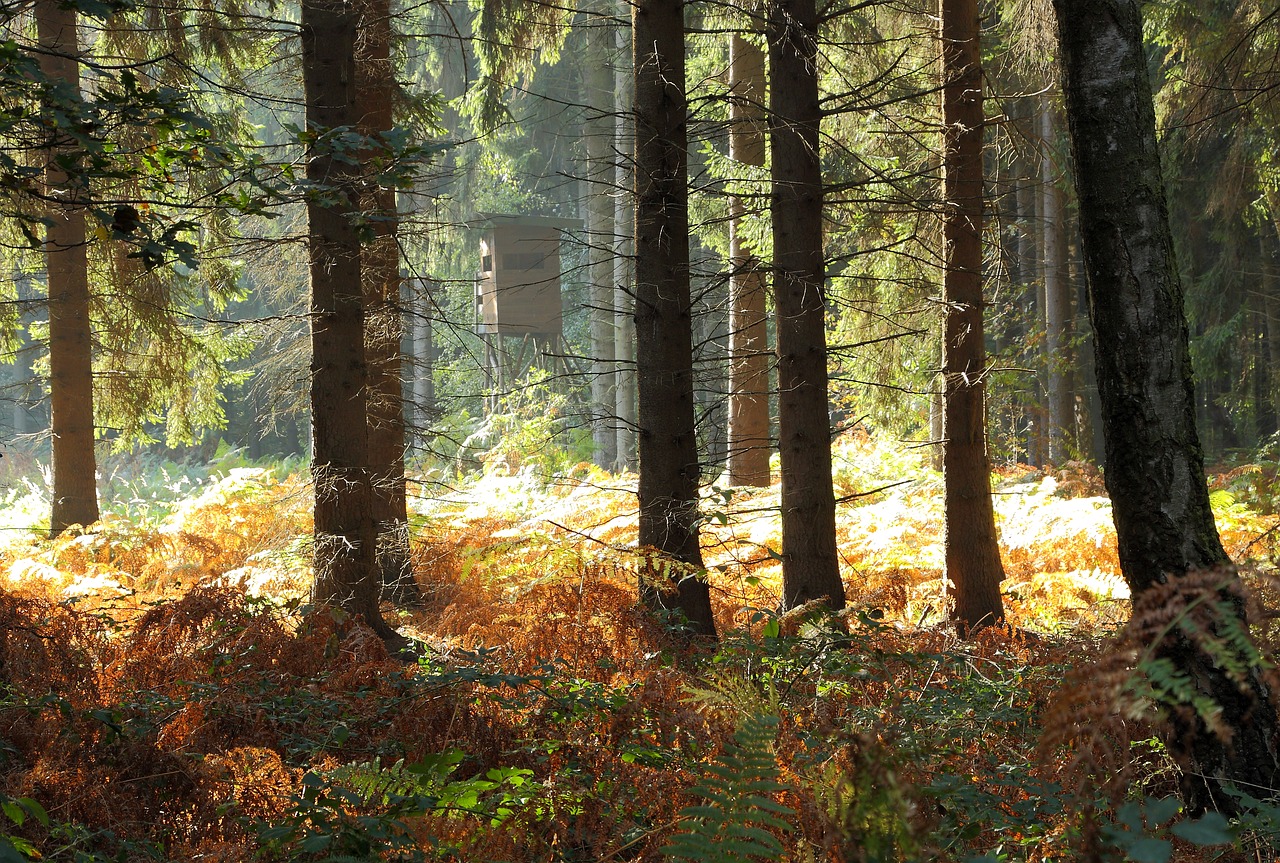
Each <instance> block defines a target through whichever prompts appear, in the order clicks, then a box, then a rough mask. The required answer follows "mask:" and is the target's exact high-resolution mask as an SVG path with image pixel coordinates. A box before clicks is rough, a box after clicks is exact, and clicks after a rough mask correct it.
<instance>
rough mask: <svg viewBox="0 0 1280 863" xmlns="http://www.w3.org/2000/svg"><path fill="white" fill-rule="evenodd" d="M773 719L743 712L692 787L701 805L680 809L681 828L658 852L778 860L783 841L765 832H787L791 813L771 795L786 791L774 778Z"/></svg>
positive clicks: (729, 861)
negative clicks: (730, 736) (728, 738)
mask: <svg viewBox="0 0 1280 863" xmlns="http://www.w3.org/2000/svg"><path fill="white" fill-rule="evenodd" d="M777 732H778V717H777V716H775V715H773V714H769V713H751V714H748V715H746V716H745V717H744V718H743V719H742V721H741V723H740V724H739V726H738V730H737V732H735V734H734V735H733V742H732V743H730V744H728V745H727V746H726V747H725V750H724V752H723V753H721V755H720V757H719V758H718V759H717V760H716V762H715V763H714V764H711V765H709V766H708V767H707V775H706V776H705V777H704V778H703V780H702V781H701V782H699V783H698V784H697V785H696V786H694V789H693V790H694V793H695V794H697V795H698V796H699V797H701V798H702V799H703V801H704V802H703V803H701V804H698V805H694V806H688V807H686V808H685V809H683V810H682V811H681V813H680V817H681V819H682V821H683V822H684V829H683V830H682V831H681V832H680V833H678V834H676V835H675V836H674V837H672V839H671V841H670V843H668V844H667V846H666V847H665V848H663V853H664V854H666V855H667V856H668V857H670V858H671V859H672V860H687V861H691V863H743V861H751V860H778V859H780V858H781V857H782V854H783V848H782V843H781V842H779V841H778V837H777V836H775V835H774V834H773V833H772V832H770V830H777V831H790V830H791V825H790V824H788V823H787V822H786V821H785V820H784V819H785V818H786V817H788V816H792V815H794V814H795V813H794V812H793V811H792V810H791V809H789V808H788V807H786V806H783V805H782V804H781V803H778V802H777V801H776V800H774V799H773V797H772V795H774V794H776V793H777V792H779V791H785V790H786V788H787V786H785V785H783V784H782V783H780V782H779V781H778V762H777V759H776V758H775V757H774V753H773V741H774V738H775V737H776V736H777Z"/></svg>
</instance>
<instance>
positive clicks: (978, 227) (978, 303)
mask: <svg viewBox="0 0 1280 863" xmlns="http://www.w3.org/2000/svg"><path fill="white" fill-rule="evenodd" d="M940 18H941V42H942V125H943V163H942V174H943V179H942V185H943V207H944V211H943V227H942V231H943V246H944V255H945V261H944V267H945V269H944V272H943V296H944V298H945V301H946V307H947V312H946V320H945V323H944V333H945V335H944V338H943V359H942V366H943V375H944V376H945V379H946V380H945V387H946V406H945V416H944V420H943V427H944V430H945V433H946V441H945V443H944V444H943V455H942V466H943V477H944V483H945V486H946V492H945V494H946V537H945V546H946V567H947V578H948V580H949V582H950V590H951V595H952V597H953V599H954V601H955V607H954V609H953V611H952V614H953V616H954V619H955V620H956V622H957V623H959V624H960V625H961V626H962V627H963V628H965V629H970V630H972V629H974V628H977V627H981V626H987V625H990V624H993V623H998V622H1000V621H1002V620H1003V619H1004V608H1003V606H1002V604H1001V601H1000V582H1001V581H1003V580H1004V567H1003V566H1002V564H1001V562H1000V546H999V543H998V541H997V539H996V526H995V512H994V510H993V508H992V505H991V466H990V463H989V462H988V460H987V442H986V416H985V410H984V407H985V396H986V374H987V367H986V349H985V346H984V344H983V333H982V308H983V305H982V210H983V197H982V179H983V171H982V133H983V125H982V124H983V117H982V66H981V54H980V51H979V41H978V38H979V26H978V4H977V2H976V0H941V6H940Z"/></svg>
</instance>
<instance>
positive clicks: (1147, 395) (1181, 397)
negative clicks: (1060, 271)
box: [1054, 0, 1280, 809]
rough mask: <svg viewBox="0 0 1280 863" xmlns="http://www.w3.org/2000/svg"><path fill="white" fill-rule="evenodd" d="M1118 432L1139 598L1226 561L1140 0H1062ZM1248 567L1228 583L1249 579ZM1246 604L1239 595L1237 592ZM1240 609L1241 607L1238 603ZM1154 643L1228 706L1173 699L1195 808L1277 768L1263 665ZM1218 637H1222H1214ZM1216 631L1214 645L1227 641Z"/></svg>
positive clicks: (1090, 251) (1183, 642)
mask: <svg viewBox="0 0 1280 863" xmlns="http://www.w3.org/2000/svg"><path fill="white" fill-rule="evenodd" d="M1054 6H1055V9H1056V11H1057V19H1058V35H1059V41H1060V44H1061V55H1060V56H1061V58H1062V68H1063V81H1064V83H1063V92H1064V94H1065V95H1066V99H1067V113H1068V118H1069V121H1070V126H1071V141H1072V152H1073V155H1074V158H1075V177H1076V187H1077V191H1078V193H1079V200H1080V222H1081V229H1082V232H1083V236H1084V253H1085V264H1086V269H1087V272H1088V280H1089V314H1090V320H1091V321H1092V324H1093V330H1094V336H1095V345H1096V359H1097V372H1098V388H1099V391H1100V396H1101V400H1102V411H1103V427H1104V433H1105V437H1106V474H1105V476H1106V483H1107V490H1108V492H1109V493H1110V495H1111V503H1112V512H1113V516H1114V518H1115V523H1116V535H1117V540H1118V545H1119V552H1120V564H1121V567H1122V568H1123V570H1124V575H1125V579H1126V580H1127V581H1128V583H1129V587H1130V590H1131V591H1132V593H1133V596H1134V597H1135V602H1137V601H1138V600H1139V599H1140V598H1141V597H1142V595H1143V594H1144V593H1145V592H1146V591H1148V590H1150V589H1152V588H1153V587H1154V586H1155V585H1157V584H1162V583H1165V582H1166V581H1167V580H1168V579H1177V578H1179V577H1180V576H1182V575H1184V574H1186V573H1188V572H1190V571H1193V570H1200V569H1208V568H1212V567H1225V566H1226V565H1227V564H1228V563H1229V561H1228V559H1227V555H1226V553H1225V552H1224V551H1223V549H1222V544H1221V542H1220V541H1219V539H1218V533H1217V530H1216V528H1215V525H1214V521H1213V513H1212V511H1211V510H1210V508H1209V494H1208V490H1207V488H1206V484H1205V476H1204V463H1203V455H1202V452H1201V449H1200V443H1199V439H1198V437H1197V434H1196V428H1195V396H1194V392H1193V385H1192V372H1191V359H1190V354H1189V351H1188V348H1187V324H1186V319H1185V317H1184V315H1183V308H1182V287H1181V284H1180V283H1179V278H1178V269H1177V266H1176V262H1175V260H1174V253H1173V240H1172V236H1171V232H1170V229H1169V217H1168V208H1167V206H1166V203H1165V196H1164V188H1163V183H1162V175H1161V170H1160V157H1159V152H1158V149H1157V144H1156V134H1155V111H1154V109H1153V106H1152V97H1151V85H1150V81H1149V80H1148V78H1147V61H1146V58H1145V57H1144V56H1143V49H1142V18H1141V13H1140V12H1139V10H1138V6H1137V3H1136V2H1133V0H1055V3H1054ZM1238 587H1239V583H1238V580H1237V581H1235V582H1234V584H1229V585H1228V586H1227V588H1226V589H1225V590H1224V591H1223V596H1224V598H1227V597H1228V596H1229V595H1230V594H1235V593H1238V591H1237V590H1236V588H1238ZM1232 601H1233V602H1235V599H1234V598H1232ZM1235 607H1236V609H1237V613H1238V615H1239V616H1240V618H1241V619H1242V620H1243V614H1244V613H1243V608H1242V607H1241V604H1239V603H1236V606H1235ZM1173 629H1174V631H1173V633H1172V634H1170V636H1169V637H1167V638H1166V639H1165V641H1164V642H1163V643H1160V644H1156V645H1153V650H1154V655H1155V656H1156V657H1158V658H1167V659H1168V660H1170V661H1171V662H1172V663H1173V665H1174V667H1175V668H1177V669H1178V670H1179V671H1181V672H1182V673H1184V674H1186V675H1188V679H1189V681H1190V682H1191V685H1193V686H1195V688H1196V689H1197V690H1198V694H1199V695H1203V696H1207V697H1208V698H1210V699H1212V700H1213V701H1214V702H1216V703H1217V705H1218V706H1219V707H1221V709H1222V714H1221V716H1220V717H1218V718H1217V719H1216V720H1215V721H1216V722H1218V723H1219V724H1221V725H1223V726H1225V727H1226V728H1227V729H1228V730H1229V738H1230V739H1229V741H1228V740H1224V739H1223V737H1220V736H1218V735H1216V734H1215V733H1214V732H1213V730H1212V729H1211V728H1210V727H1209V726H1208V725H1206V723H1205V721H1204V720H1203V719H1202V718H1200V716H1198V715H1197V714H1196V712H1195V711H1187V710H1182V709H1178V708H1176V707H1175V708H1174V709H1172V710H1170V711H1169V713H1170V720H1171V723H1172V728H1171V731H1170V734H1169V736H1168V738H1167V739H1166V741H1165V742H1166V745H1167V746H1168V748H1169V751H1170V753H1171V754H1172V755H1173V756H1174V757H1175V759H1176V760H1177V761H1178V763H1179V765H1180V766H1181V767H1182V770H1183V790H1184V793H1185V794H1186V795H1187V797H1188V802H1189V803H1191V804H1192V806H1193V807H1194V808H1197V809H1199V808H1208V807H1222V808H1225V809H1230V808H1232V807H1231V803H1232V799H1231V798H1229V797H1227V796H1226V795H1225V794H1223V793H1222V785H1223V784H1224V783H1229V782H1238V783H1240V784H1241V787H1242V788H1244V789H1245V790H1247V791H1250V792H1251V793H1256V790H1257V789H1267V790H1268V793H1269V789H1274V788H1276V787H1277V782H1278V781H1280V760H1278V758H1277V751H1276V741H1277V732H1278V731H1280V727H1278V724H1277V717H1276V711H1275V707H1274V705H1273V704H1272V702H1271V701H1270V699H1269V697H1268V695H1269V694H1268V692H1267V690H1266V687H1265V686H1264V685H1263V683H1262V681H1261V679H1260V676H1259V674H1258V670H1257V669H1256V668H1250V669H1248V670H1247V672H1246V673H1245V675H1243V676H1240V675H1233V674H1231V673H1230V672H1229V671H1227V670H1224V669H1223V668H1221V667H1219V666H1218V665H1217V664H1216V663H1215V661H1214V659H1213V655H1212V652H1211V651H1210V650H1206V649H1203V648H1202V647H1201V646H1200V645H1199V644H1197V643H1196V641H1195V640H1193V639H1190V638H1188V637H1186V635H1185V634H1183V633H1182V631H1181V630H1180V629H1178V628H1176V627H1174V628H1173ZM1209 637H1212V636H1209ZM1221 649H1222V648H1221V644H1220V643H1219V644H1218V645H1217V646H1216V647H1215V648H1214V650H1216V651H1219V652H1220V651H1221Z"/></svg>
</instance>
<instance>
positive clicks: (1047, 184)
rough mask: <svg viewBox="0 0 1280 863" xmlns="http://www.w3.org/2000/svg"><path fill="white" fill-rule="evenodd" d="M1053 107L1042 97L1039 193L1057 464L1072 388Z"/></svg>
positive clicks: (1052, 450)
mask: <svg viewBox="0 0 1280 863" xmlns="http://www.w3.org/2000/svg"><path fill="white" fill-rule="evenodd" d="M1053 114H1054V110H1053V106H1052V105H1051V104H1049V100H1048V99H1047V98H1046V99H1045V104H1044V105H1042V106H1041V111H1040V140H1041V146H1042V147H1043V150H1042V153H1041V155H1042V161H1041V173H1040V183H1041V194H1042V200H1043V205H1042V211H1043V212H1044V220H1043V225H1044V244H1043V248H1044V355H1045V367H1046V368H1047V370H1048V375H1047V378H1048V381H1047V383H1048V386H1047V387H1046V390H1047V392H1046V395H1047V396H1048V402H1049V404H1048V407H1049V416H1048V426H1049V428H1048V438H1049V462H1050V463H1051V464H1056V465H1061V464H1063V463H1064V462H1066V461H1067V460H1069V459H1070V458H1071V455H1072V452H1071V451H1072V445H1073V444H1074V442H1075V440H1074V438H1075V435H1074V433H1073V432H1074V431H1075V400H1076V399H1075V393H1074V392H1072V388H1071V369H1072V367H1073V366H1074V364H1075V359H1074V357H1073V356H1072V350H1071V282H1070V279H1069V278H1068V276H1069V275H1070V273H1069V267H1068V266H1067V224H1066V220H1067V212H1066V209H1067V208H1066V202H1065V201H1064V200H1063V198H1064V195H1063V194H1062V187H1061V186H1060V185H1059V171H1058V168H1057V165H1056V164H1055V163H1054V159H1053V147H1054V144H1055V142H1056V140H1057V133H1056V130H1055V123H1054V116H1053Z"/></svg>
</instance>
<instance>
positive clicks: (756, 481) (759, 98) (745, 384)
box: [729, 33, 770, 487]
mask: <svg viewBox="0 0 1280 863" xmlns="http://www.w3.org/2000/svg"><path fill="white" fill-rule="evenodd" d="M729 38H730V42H729V92H730V99H731V100H732V101H731V102H730V104H729V110H730V117H729V158H730V159H732V160H733V161H735V162H737V163H739V164H740V165H743V166H750V168H763V167H764V164H765V133H766V123H765V110H764V107H765V106H764V99H765V83H766V82H765V66H764V63H765V57H764V52H763V51H761V50H760V48H758V47H756V45H755V44H753V43H752V42H751V41H750V40H749V39H747V38H745V37H744V36H742V35H740V34H737V33H734V34H733V35H731V36H730V37H729ZM750 168H746V169H745V170H750ZM745 215H746V204H745V203H744V202H743V199H742V196H741V195H734V196H733V197H732V198H731V199H730V201H729V266H730V274H729V484H730V485H746V486H760V487H766V486H768V485H769V482H770V476H769V451H770V440H769V356H768V353H767V351H768V347H769V345H768V337H769V332H768V321H767V316H766V314H767V313H766V309H765V295H766V291H767V289H768V285H767V282H766V278H765V266H764V264H763V263H762V262H761V261H760V259H759V257H757V256H756V254H755V251H754V250H753V249H752V248H751V247H750V245H748V243H747V242H746V241H745V240H744V238H743V236H742V220H743V218H744V217H745Z"/></svg>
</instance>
